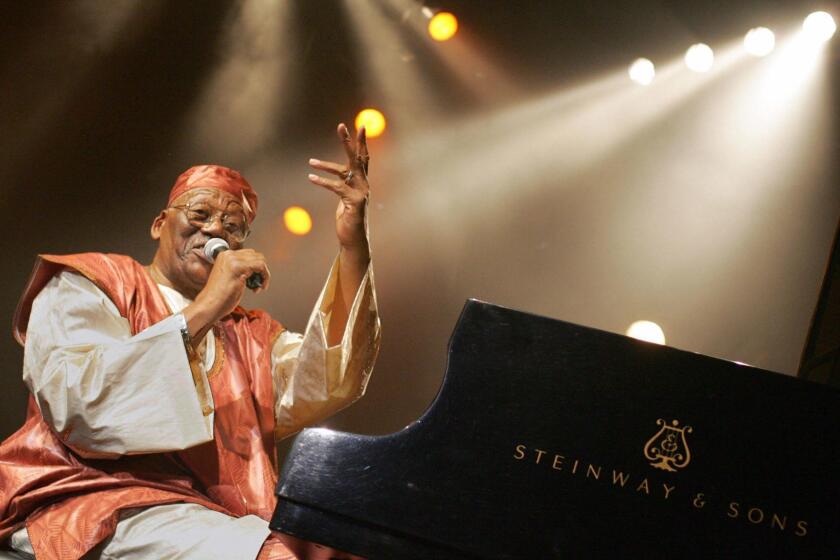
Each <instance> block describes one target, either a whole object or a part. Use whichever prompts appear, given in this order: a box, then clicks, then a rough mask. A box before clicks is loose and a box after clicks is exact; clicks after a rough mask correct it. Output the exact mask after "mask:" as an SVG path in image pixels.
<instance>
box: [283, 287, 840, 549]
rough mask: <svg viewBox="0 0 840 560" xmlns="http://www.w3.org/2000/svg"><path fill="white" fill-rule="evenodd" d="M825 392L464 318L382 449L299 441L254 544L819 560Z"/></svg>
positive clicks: (568, 327) (360, 442)
mask: <svg viewBox="0 0 840 560" xmlns="http://www.w3.org/2000/svg"><path fill="white" fill-rule="evenodd" d="M838 419H840V391H837V390H836V389H833V388H830V387H826V386H821V385H817V384H813V383H810V382H806V381H802V380H798V379H795V378H791V377H787V376H784V375H780V374H777V373H772V372H769V371H764V370H760V369H757V368H752V367H749V366H744V365H739V364H736V363H732V362H727V361H723V360H719V359H714V358H709V357H706V356H702V355H699V354H693V353H690V352H684V351H681V350H675V349H673V348H668V347H663V346H658V345H654V344H649V343H645V342H641V341H637V340H634V339H630V338H627V337H624V336H621V335H616V334H612V333H607V332H603V331H599V330H596V329H591V328H586V327H581V326H578V325H574V324H570V323H566V322H563V321H557V320H553V319H548V318H545V317H539V316H535V315H531V314H526V313H521V312H518V311H513V310H510V309H505V308H502V307H498V306H495V305H491V304H488V303H483V302H479V301H475V300H470V301H468V302H467V304H466V306H465V307H464V310H463V312H462V314H461V317H460V319H459V321H458V325H457V327H456V329H455V332H454V333H453V335H452V338H451V341H450V345H449V361H448V365H447V370H446V375H445V377H444V381H443V385H442V387H441V390H440V392H439V394H438V396H437V397H436V399H435V401H434V402H433V403H432V405H431V407H430V408H429V410H428V411H427V412H426V413H425V414H424V415H423V416H422V417H421V418H420V419H419V420H418V421H416V422H414V423H413V424H412V425H410V426H409V427H407V428H406V429H404V430H402V431H400V432H397V433H394V434H390V435H387V436H382V437H369V436H360V435H354V434H346V433H340V432H334V431H331V430H324V429H315V430H305V431H304V432H302V433H301V434H300V435H299V436H298V438H297V440H296V441H295V443H294V446H293V448H292V450H291V452H290V454H289V457H288V458H287V460H286V462H285V464H284V467H283V472H282V474H281V479H280V482H279V484H278V486H277V494H278V498H279V502H278V506H277V510H276V511H275V515H274V518H273V519H272V522H271V526H272V528H274V529H276V530H279V531H283V532H287V533H289V534H292V535H295V536H297V537H301V538H304V539H307V540H311V541H315V542H320V543H323V544H326V545H329V546H331V547H334V548H335V549H338V550H346V551H349V552H353V553H355V554H358V555H361V556H366V557H368V558H374V559H378V558H387V559H393V558H528V559H533V558H591V557H615V556H629V555H642V556H640V557H645V558H675V557H688V558H708V557H722V556H724V557H738V558H837V557H838V553H840V515H838V512H840V508H839V507H838V504H839V503H840V479H838V472H840V471H838V467H840V460H838V459H840V429H838V428H840V423H838Z"/></svg>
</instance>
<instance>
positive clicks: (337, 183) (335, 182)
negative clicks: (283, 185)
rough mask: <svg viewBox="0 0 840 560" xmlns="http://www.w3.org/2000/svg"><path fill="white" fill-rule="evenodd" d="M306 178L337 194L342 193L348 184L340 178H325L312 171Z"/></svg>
mask: <svg viewBox="0 0 840 560" xmlns="http://www.w3.org/2000/svg"><path fill="white" fill-rule="evenodd" d="M308 179H309V181H310V182H312V183H313V184H315V185H318V186H319V187H324V188H325V189H327V190H330V191H332V192H334V193H335V194H338V195H341V194H344V191H346V190H347V189H348V186H347V185H346V184H345V183H344V181H342V180H340V179H327V178H325V177H319V176H318V175H315V174H314V173H310V174H309V175H308Z"/></svg>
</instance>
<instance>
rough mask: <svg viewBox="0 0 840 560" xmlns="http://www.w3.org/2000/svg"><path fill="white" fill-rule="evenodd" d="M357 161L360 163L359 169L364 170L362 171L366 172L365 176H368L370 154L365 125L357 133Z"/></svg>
mask: <svg viewBox="0 0 840 560" xmlns="http://www.w3.org/2000/svg"><path fill="white" fill-rule="evenodd" d="M356 161H358V162H359V167H360V168H361V169H362V171H364V172H365V175H367V172H368V162H369V161H370V155H369V154H368V147H367V129H366V128H365V127H364V125H362V126H361V127H360V128H359V130H358V132H357V137H356Z"/></svg>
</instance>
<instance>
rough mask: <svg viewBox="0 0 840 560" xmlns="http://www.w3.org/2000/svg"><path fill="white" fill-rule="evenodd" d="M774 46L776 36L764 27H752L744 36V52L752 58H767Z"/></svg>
mask: <svg viewBox="0 0 840 560" xmlns="http://www.w3.org/2000/svg"><path fill="white" fill-rule="evenodd" d="M775 46H776V36H775V35H774V34H773V32H772V31H770V30H769V29H767V28H766V27H754V28H752V29H750V30H749V31H748V32H747V34H746V35H745V36H744V50H746V51H747V53H749V54H751V55H753V56H757V57H762V56H767V55H768V54H770V53H771V52H773V48H774V47H775Z"/></svg>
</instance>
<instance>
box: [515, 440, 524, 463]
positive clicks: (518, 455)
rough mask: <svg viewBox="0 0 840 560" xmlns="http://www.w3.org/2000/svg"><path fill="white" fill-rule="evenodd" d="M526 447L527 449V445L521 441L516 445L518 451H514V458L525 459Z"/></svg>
mask: <svg viewBox="0 0 840 560" xmlns="http://www.w3.org/2000/svg"><path fill="white" fill-rule="evenodd" d="M525 449H526V448H525V446H524V445H522V444H521V443H520V444H519V445H517V446H516V451H514V452H513V458H514V459H517V460H519V459H524V458H525Z"/></svg>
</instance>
